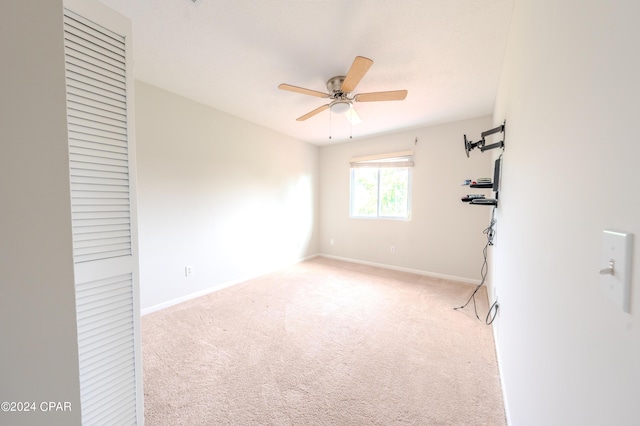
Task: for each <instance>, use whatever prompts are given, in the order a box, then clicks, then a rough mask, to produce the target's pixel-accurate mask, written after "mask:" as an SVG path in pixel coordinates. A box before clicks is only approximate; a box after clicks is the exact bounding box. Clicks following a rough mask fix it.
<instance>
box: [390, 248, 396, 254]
mask: <svg viewBox="0 0 640 426" xmlns="http://www.w3.org/2000/svg"><path fill="white" fill-rule="evenodd" d="M389 251H390V252H391V254H396V246H391V247H389Z"/></svg>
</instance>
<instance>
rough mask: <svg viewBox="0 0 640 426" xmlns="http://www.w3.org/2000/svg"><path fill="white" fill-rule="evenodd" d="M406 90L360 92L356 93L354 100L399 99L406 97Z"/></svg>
mask: <svg viewBox="0 0 640 426" xmlns="http://www.w3.org/2000/svg"><path fill="white" fill-rule="evenodd" d="M407 93H408V92H407V91H406V90H391V91H389V92H371V93H360V94H358V95H356V97H355V99H354V100H355V101H356V102H377V101H401V100H403V99H404V98H406V97H407Z"/></svg>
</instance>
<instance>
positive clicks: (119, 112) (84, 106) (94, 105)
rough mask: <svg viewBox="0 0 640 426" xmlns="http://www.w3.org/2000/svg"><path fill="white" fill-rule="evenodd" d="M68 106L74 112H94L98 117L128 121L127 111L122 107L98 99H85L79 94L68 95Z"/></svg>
mask: <svg viewBox="0 0 640 426" xmlns="http://www.w3.org/2000/svg"><path fill="white" fill-rule="evenodd" d="M67 104H68V105H69V108H71V109H74V110H84V111H89V112H91V111H93V112H95V114H96V115H105V116H106V117H111V118H116V117H121V118H122V117H124V118H125V119H126V111H125V110H123V109H122V108H121V107H118V106H114V105H111V104H108V103H105V102H100V100H98V99H91V98H87V97H83V96H80V95H79V94H74V93H68V94H67Z"/></svg>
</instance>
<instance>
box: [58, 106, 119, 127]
mask: <svg viewBox="0 0 640 426" xmlns="http://www.w3.org/2000/svg"><path fill="white" fill-rule="evenodd" d="M82 108H83V109H74V108H72V107H69V110H68V111H69V117H73V118H74V119H77V120H78V121H77V123H78V125H81V126H82V125H83V122H84V123H85V124H86V123H100V124H103V125H108V126H111V127H114V128H119V129H124V130H125V132H126V130H127V121H126V117H125V116H122V115H120V116H118V115H117V114H112V117H113V118H112V117H107V115H106V114H105V113H104V111H100V110H97V109H93V110H91V109H90V107H87V106H82ZM74 121H75V120H74Z"/></svg>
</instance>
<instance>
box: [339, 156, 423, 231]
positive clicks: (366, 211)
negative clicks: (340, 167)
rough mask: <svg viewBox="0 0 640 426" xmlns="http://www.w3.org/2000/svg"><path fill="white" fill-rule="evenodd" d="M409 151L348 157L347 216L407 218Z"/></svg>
mask: <svg viewBox="0 0 640 426" xmlns="http://www.w3.org/2000/svg"><path fill="white" fill-rule="evenodd" d="M412 166H413V161H412V153H411V152H396V153H391V154H383V155H376V156H370V157H359V158H354V159H352V160H351V217H365V218H382V219H409V218H410V216H411V209H410V206H411V199H410V198H411V167H412Z"/></svg>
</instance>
